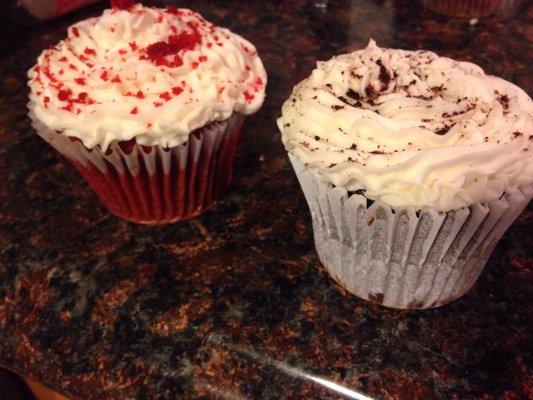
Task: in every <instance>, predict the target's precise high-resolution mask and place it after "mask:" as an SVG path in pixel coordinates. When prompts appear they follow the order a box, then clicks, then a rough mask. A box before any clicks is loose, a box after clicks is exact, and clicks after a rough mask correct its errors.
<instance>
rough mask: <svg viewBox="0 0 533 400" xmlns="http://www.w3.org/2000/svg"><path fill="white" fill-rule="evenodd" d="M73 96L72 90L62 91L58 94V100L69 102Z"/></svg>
mask: <svg viewBox="0 0 533 400" xmlns="http://www.w3.org/2000/svg"><path fill="white" fill-rule="evenodd" d="M71 95H72V90H70V89H66V90H63V89H62V90H60V91H59V92H57V98H58V99H59V100H61V101H67V100H68V99H69V98H70V96H71Z"/></svg>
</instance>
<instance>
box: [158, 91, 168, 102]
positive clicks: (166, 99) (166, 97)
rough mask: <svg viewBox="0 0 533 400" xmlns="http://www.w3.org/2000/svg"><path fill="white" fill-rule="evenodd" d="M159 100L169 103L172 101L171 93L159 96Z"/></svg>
mask: <svg viewBox="0 0 533 400" xmlns="http://www.w3.org/2000/svg"><path fill="white" fill-rule="evenodd" d="M159 98H161V99H163V100H165V101H169V100H170V93H169V92H163V93H161V94H160V95H159Z"/></svg>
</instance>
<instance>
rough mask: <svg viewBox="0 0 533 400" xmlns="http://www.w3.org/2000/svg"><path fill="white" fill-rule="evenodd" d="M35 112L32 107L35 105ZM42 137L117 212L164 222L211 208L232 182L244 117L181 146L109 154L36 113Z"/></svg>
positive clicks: (114, 147)
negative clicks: (43, 120) (45, 121)
mask: <svg viewBox="0 0 533 400" xmlns="http://www.w3.org/2000/svg"><path fill="white" fill-rule="evenodd" d="M30 109H31V107H30ZM30 117H31V118H32V120H33V126H34V128H35V129H36V130H37V133H38V134H39V136H41V137H42V138H43V139H44V140H46V141H47V142H48V143H49V144H50V145H51V146H53V147H54V148H55V149H56V150H57V151H59V152H60V153H61V154H63V155H64V156H65V157H67V158H68V159H69V160H70V161H71V163H72V164H73V165H74V166H75V167H76V169H77V170H78V171H79V172H80V173H81V174H82V175H83V177H84V178H85V179H86V180H87V182H88V183H89V184H90V186H91V187H92V188H93V190H94V191H95V192H96V194H97V195H98V197H99V199H100V201H101V202H102V203H104V204H105V205H106V206H107V208H108V209H109V211H110V212H112V213H113V214H115V215H117V216H119V217H121V218H124V219H126V220H130V221H133V222H137V223H145V224H163V223H170V222H176V221H179V220H182V219H185V218H189V217H192V216H195V215H197V214H199V213H201V212H202V211H204V210H205V209H207V208H209V207H211V206H212V205H213V204H214V203H215V202H216V200H217V199H218V198H219V197H220V195H221V194H222V192H223V191H224V190H225V189H226V187H227V186H228V185H229V184H230V182H231V178H232V166H233V160H234V158H235V150H236V145H237V140H238V137H239V132H240V128H241V126H242V123H243V120H244V117H243V116H242V115H239V114H235V115H233V116H231V117H230V118H229V119H227V120H225V121H221V122H212V123H210V124H208V125H206V126H205V127H204V128H201V129H198V130H196V131H195V132H192V133H191V134H190V135H189V140H188V141H187V142H186V143H184V144H182V145H179V146H175V147H171V148H163V147H161V146H142V145H139V144H133V145H132V147H131V151H130V149H128V150H127V151H125V150H123V148H121V146H120V145H119V144H118V143H116V142H115V143H112V144H111V145H110V146H109V148H108V149H107V151H105V152H104V151H102V149H101V148H100V147H95V148H93V149H87V148H86V147H85V146H83V144H82V143H81V142H80V141H79V140H73V139H71V138H69V137H67V136H65V135H63V134H61V133H57V132H54V131H51V130H50V129H49V128H47V127H46V126H45V125H44V124H43V123H41V122H40V121H39V120H38V119H36V118H35V117H34V116H33V114H32V112H31V111H30Z"/></svg>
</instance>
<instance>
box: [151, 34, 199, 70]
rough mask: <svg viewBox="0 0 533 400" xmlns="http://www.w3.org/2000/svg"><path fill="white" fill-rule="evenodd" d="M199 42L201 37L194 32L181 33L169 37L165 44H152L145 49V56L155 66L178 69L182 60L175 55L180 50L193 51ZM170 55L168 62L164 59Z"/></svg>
mask: <svg viewBox="0 0 533 400" xmlns="http://www.w3.org/2000/svg"><path fill="white" fill-rule="evenodd" d="M201 41H202V37H201V36H200V34H199V33H198V32H197V31H196V30H193V32H181V33H179V34H177V35H171V36H170V37H169V38H168V41H166V42H156V43H152V44H151V45H149V46H148V47H147V48H146V54H147V56H148V59H149V60H150V61H152V62H153V63H154V64H155V65H165V66H167V67H179V66H181V65H183V59H182V58H181V57H180V56H179V55H178V54H177V53H178V52H179V51H181V50H183V51H188V50H193V49H194V47H195V46H196V45H197V44H199V43H201ZM171 55H173V56H174V57H172V59H171V60H168V59H167V58H166V57H167V56H171Z"/></svg>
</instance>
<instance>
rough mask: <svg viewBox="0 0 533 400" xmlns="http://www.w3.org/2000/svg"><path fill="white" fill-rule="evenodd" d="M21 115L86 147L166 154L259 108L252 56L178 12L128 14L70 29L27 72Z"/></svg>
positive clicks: (259, 84)
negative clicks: (197, 133) (193, 135)
mask: <svg viewBox="0 0 533 400" xmlns="http://www.w3.org/2000/svg"><path fill="white" fill-rule="evenodd" d="M28 76H29V78H30V81H29V86H30V88H31V94H30V109H31V111H32V112H33V113H34V115H35V116H36V117H37V118H39V119H40V120H41V121H42V122H43V123H44V124H45V125H47V126H48V127H50V128H51V129H54V130H56V131H60V132H62V133H64V134H65V135H67V136H72V137H76V138H79V139H80V140H82V142H83V143H84V145H85V146H86V147H88V148H92V147H94V146H97V145H99V146H101V147H102V148H104V149H105V148H107V146H108V145H109V143H110V142H112V141H123V140H130V139H133V138H135V139H136V141H137V142H138V143H140V144H144V145H155V144H157V145H161V146H163V147H172V146H176V145H179V144H181V143H183V142H185V141H187V139H188V135H189V133H190V132H192V131H194V130H195V129H197V128H200V127H202V126H204V125H205V124H207V123H209V122H212V121H220V120H224V119H227V118H229V117H230V116H231V114H233V113H234V112H235V113H242V114H251V113H253V112H255V111H257V110H258V109H259V107H260V106H261V105H262V103H263V100H264V95H265V85H266V72H265V69H264V67H263V64H262V62H261V60H260V59H259V57H258V55H257V51H256V49H255V47H254V46H253V45H252V44H251V43H249V42H248V41H246V40H245V39H243V38H242V37H240V36H238V35H236V34H234V33H232V32H230V31H229V30H228V29H225V28H219V27H216V26H215V25H213V24H211V23H210V22H208V21H206V20H205V19H204V18H202V17H201V16H200V15H199V14H197V13H195V12H193V11H191V10H188V9H177V8H174V7H171V6H169V7H167V8H166V9H157V8H151V7H143V6H142V5H134V6H132V7H130V8H128V9H125V10H122V9H117V8H113V9H108V10H105V11H104V13H103V15H101V16H99V17H97V18H90V19H87V20H85V21H81V22H79V23H77V24H74V25H73V26H71V27H70V28H69V30H68V37H67V38H66V39H65V40H62V41H61V42H59V43H58V44H57V45H55V46H51V47H50V48H49V49H47V50H45V51H43V53H42V54H41V55H40V57H39V59H38V61H37V65H36V66H35V67H34V68H32V69H30V71H29V72H28Z"/></svg>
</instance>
